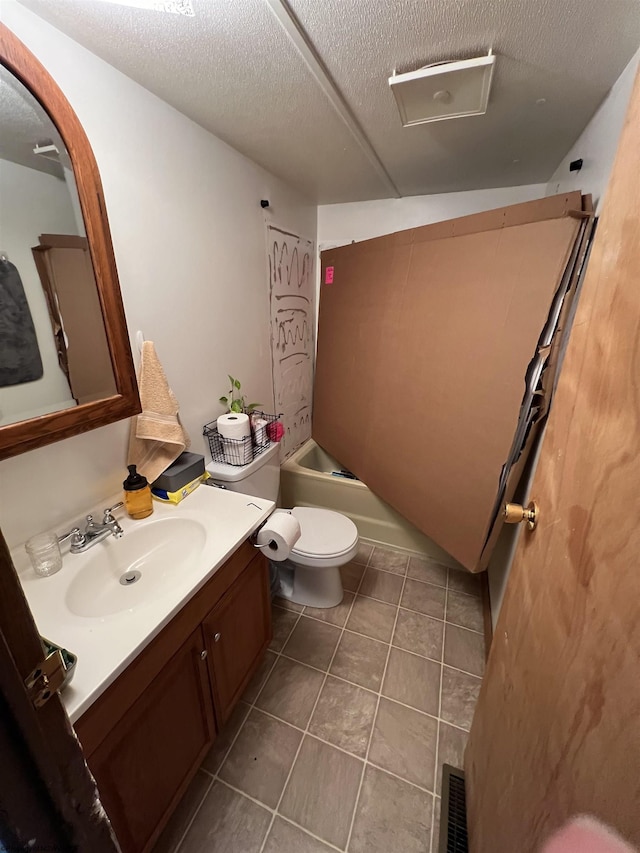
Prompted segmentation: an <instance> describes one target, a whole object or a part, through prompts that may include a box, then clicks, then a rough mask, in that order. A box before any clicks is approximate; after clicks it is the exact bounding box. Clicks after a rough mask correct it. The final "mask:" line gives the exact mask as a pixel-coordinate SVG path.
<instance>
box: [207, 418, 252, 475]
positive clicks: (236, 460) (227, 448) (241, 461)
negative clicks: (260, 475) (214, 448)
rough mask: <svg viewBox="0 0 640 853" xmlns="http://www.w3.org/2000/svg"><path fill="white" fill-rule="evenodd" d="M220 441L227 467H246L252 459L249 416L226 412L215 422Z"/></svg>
mask: <svg viewBox="0 0 640 853" xmlns="http://www.w3.org/2000/svg"><path fill="white" fill-rule="evenodd" d="M216 427H217V429H218V435H219V436H220V439H221V441H222V450H223V452H224V461H225V462H227V463H228V464H229V465H248V464H249V462H251V461H252V459H253V446H252V444H251V423H250V422H249V415H245V414H243V413H242V412H237V413H236V412H228V413H227V414H226V415H220V417H219V418H218V420H217V421H216Z"/></svg>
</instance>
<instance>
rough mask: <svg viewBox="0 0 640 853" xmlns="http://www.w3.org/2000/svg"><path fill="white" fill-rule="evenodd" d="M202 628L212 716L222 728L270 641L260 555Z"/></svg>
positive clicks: (265, 579) (266, 591) (264, 567)
mask: <svg viewBox="0 0 640 853" xmlns="http://www.w3.org/2000/svg"><path fill="white" fill-rule="evenodd" d="M203 627H204V631H205V635H206V641H207V648H208V649H209V669H210V673H211V678H212V681H213V691H214V696H215V704H216V716H217V719H218V724H219V725H222V724H223V723H224V722H225V721H226V720H227V719H228V718H229V716H230V714H231V711H232V710H233V706H234V705H235V703H236V701H237V700H238V699H239V697H240V695H241V693H242V691H243V690H244V688H245V686H246V684H247V682H248V681H249V679H250V678H251V676H252V675H253V672H254V670H255V668H256V666H257V665H258V663H259V661H260V658H261V657H262V653H263V652H264V650H265V649H266V647H267V645H268V644H269V642H270V640H271V602H270V599H269V569H268V564H267V561H266V560H265V559H264V557H263V556H262V554H257V555H256V556H255V557H254V558H253V560H252V561H251V562H250V563H249V565H248V566H247V568H246V569H245V570H244V572H243V573H242V574H241V575H240V577H239V578H238V580H237V581H236V582H235V583H234V584H233V586H232V587H231V589H230V590H229V592H228V593H227V594H226V595H225V596H224V598H222V600H221V601H220V603H219V604H217V605H216V607H214V609H213V610H212V611H211V613H210V614H209V616H207V618H206V619H205V621H204V622H203Z"/></svg>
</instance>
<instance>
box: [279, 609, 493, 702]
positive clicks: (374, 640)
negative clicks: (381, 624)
mask: <svg viewBox="0 0 640 853" xmlns="http://www.w3.org/2000/svg"><path fill="white" fill-rule="evenodd" d="M399 609H400V610H402V609H403V608H402V607H400V608H399ZM300 615H301V616H303V615H304V614H302V613H301V614H300ZM306 618H307V619H313V617H312V616H307V617H306ZM313 621H314V622H320V623H321V624H322V625H328V624H331V623H329V622H323V621H322V620H321V619H313ZM447 624H448V623H447ZM332 627H333V628H337V629H338V630H339V631H346V632H347V633H348V634H355V635H356V636H357V637H363V638H364V639H365V640H373V642H374V643H380V644H381V645H383V646H388V645H392V646H393V648H394V649H398V650H399V651H401V652H406V653H407V654H409V655H413V656H414V657H418V658H422V659H423V660H430V661H433V663H442V661H441V660H436V659H435V658H430V657H429V656H428V655H421V654H420V653H419V652H414V651H412V650H411V649H405V648H403V647H402V646H396V645H395V644H394V643H393V642H392V641H391V642H390V641H388V640H387V641H385V640H378V639H376V638H375V637H370V636H369V635H368V634H361V633H360V632H359V631H353V630H352V629H351V628H347V626H346V623H345V625H344V626H343V627H342V628H341V627H340V625H332ZM454 627H455V626H454ZM471 633H476V632H475V631H472V632H471ZM289 636H291V635H289ZM392 640H393V637H392ZM443 640H444V638H443ZM287 641H288V638H287ZM285 645H286V644H285ZM282 648H283V650H284V646H283V647H282ZM270 651H271V652H273V651H274V650H273V649H270ZM274 653H275V652H274ZM277 654H281V655H282V657H285V658H288V659H289V660H294V661H296V663H301V664H303V665H304V666H310V667H311V669H317V670H318V671H319V672H324V671H325V670H323V669H319V668H318V667H317V666H313V665H312V664H310V663H306V661H302V660H298V659H297V658H292V657H291V656H290V655H286V654H284V651H281V652H277ZM444 665H445V666H446V667H448V668H449V669H454V670H455V671H456V672H461V673H463V674H464V675H471V676H473V678H479V679H480V680H482V676H481V675H476V673H475V672H469V670H468V669H460V667H459V666H451V664H449V663H445V664H444ZM332 674H333V673H332ZM336 677H338V678H339V677H340V676H336ZM347 680H348V679H346V678H345V679H343V681H347ZM359 686H360V687H361V686H362V685H359ZM368 689H370V688H365V690H368ZM373 692H374V693H375V690H374V691H373Z"/></svg>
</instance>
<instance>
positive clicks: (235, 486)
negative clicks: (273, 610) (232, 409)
mask: <svg viewBox="0 0 640 853" xmlns="http://www.w3.org/2000/svg"><path fill="white" fill-rule="evenodd" d="M279 450H280V448H279V445H278V444H271V445H270V446H269V448H268V449H266V450H264V451H263V452H262V453H259V454H258V455H257V456H256V457H255V459H254V460H253V461H252V462H251V463H250V464H248V465H242V466H237V465H227V464H226V463H223V462H210V463H209V464H208V465H207V471H208V472H209V474H210V475H211V476H212V478H213V480H214V482H215V483H216V484H218V485H220V486H222V487H223V488H226V489H231V490H232V491H235V492H243V493H244V494H245V495H253V496H255V497H259V498H266V499H267V500H272V501H275V500H276V499H277V497H278V491H279V485H280V464H279V458H278V454H279ZM274 512H276V513H277V512H291V514H292V515H294V516H295V518H296V519H297V520H298V522H299V524H300V528H301V536H300V539H298V541H297V542H296V543H295V545H294V547H293V550H292V552H291V555H290V557H289V559H288V560H285V561H283V562H279V563H276V562H274V563H272V566H274V567H276V568H277V571H278V575H279V578H280V588H281V592H280V594H281V595H282V596H283V597H284V598H287V599H289V600H290V601H293V602H295V603H296V604H304V605H308V606H309V607H335V606H336V605H337V604H340V602H341V601H342V596H343V589H342V579H341V577H340V566H344V565H345V563H348V562H349V560H352V559H353V558H354V557H355V555H356V552H357V550H358V529H357V528H356V526H355V524H354V523H353V522H352V521H351V519H350V518H347V517H346V515H341V514H340V513H339V512H334V511H333V510H329V509H320V508H318V507H308V506H303V507H300V506H297V507H294V508H293V509H292V510H282V509H276V510H274Z"/></svg>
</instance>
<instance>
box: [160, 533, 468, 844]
mask: <svg viewBox="0 0 640 853" xmlns="http://www.w3.org/2000/svg"><path fill="white" fill-rule="evenodd" d="M343 583H344V588H345V596H344V600H343V602H342V604H340V605H339V606H338V607H335V608H332V609H331V610H317V609H313V608H309V607H306V608H302V607H299V606H298V605H295V604H291V603H289V602H286V601H283V600H280V599H277V600H276V602H275V605H274V608H273V642H272V643H271V648H270V650H269V651H268V652H267V655H266V657H265V660H264V662H263V664H262V666H261V667H260V669H259V671H258V672H257V673H256V675H255V677H254V679H253V681H252V683H251V684H250V685H249V687H248V688H247V690H246V692H245V695H244V696H243V700H242V701H241V702H240V703H239V705H238V706H237V708H236V710H235V711H234V714H233V716H232V718H231V720H230V721H229V723H228V724H227V726H226V727H225V729H224V730H223V731H222V732H221V733H220V734H219V736H218V738H217V740H216V742H215V743H214V745H213V747H212V749H211V751H210V753H209V754H208V756H207V757H206V758H205V760H204V762H203V764H202V767H201V768H200V770H199V771H198V773H197V775H196V777H195V779H194V780H193V782H192V784H191V786H190V788H189V790H188V791H187V793H186V795H185V797H184V798H183V800H182V802H181V804H180V806H179V807H178V810H177V811H176V813H175V814H174V816H173V818H172V820H171V823H170V824H169V826H168V827H167V828H166V830H165V832H164V833H163V836H162V837H161V839H160V841H159V842H158V845H157V846H156V853H323V851H324V853H327V851H331V850H339V851H349V853H365V851H366V853H388V851H392V850H393V851H402V853H414V851H415V853H429V851H430V850H431V851H433V853H435V851H437V848H438V820H439V814H440V776H441V765H442V763H443V762H447V763H449V764H453V765H456V766H458V767H459V766H461V765H462V754H463V750H464V747H465V744H466V740H467V733H468V730H469V727H470V725H471V717H472V714H473V709H474V705H475V702H476V699H477V696H478V691H479V688H480V682H481V677H482V673H483V668H484V640H483V636H482V633H481V631H482V608H481V602H480V586H479V580H478V578H476V577H474V576H472V575H469V574H467V573H462V572H459V571H456V570H454V569H447V567H446V566H442V565H439V564H437V563H435V562H431V561H426V560H422V559H418V558H416V557H411V556H410V555H408V554H406V553H400V552H398V551H393V550H390V549H383V548H379V547H376V548H374V547H373V546H371V545H366V544H364V543H363V544H362V545H361V547H360V551H359V553H358V556H357V557H356V558H355V560H354V561H353V562H352V563H349V564H348V565H347V566H345V567H344V569H343Z"/></svg>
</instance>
